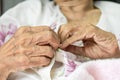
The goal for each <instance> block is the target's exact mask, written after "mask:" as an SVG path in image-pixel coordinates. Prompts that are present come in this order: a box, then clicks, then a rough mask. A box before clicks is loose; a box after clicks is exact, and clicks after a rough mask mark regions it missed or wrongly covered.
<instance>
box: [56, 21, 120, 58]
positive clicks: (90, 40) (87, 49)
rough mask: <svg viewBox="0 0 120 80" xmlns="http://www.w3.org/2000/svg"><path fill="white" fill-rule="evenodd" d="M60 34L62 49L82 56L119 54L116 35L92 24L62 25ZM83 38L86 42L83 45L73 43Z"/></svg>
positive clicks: (108, 56)
mask: <svg viewBox="0 0 120 80" xmlns="http://www.w3.org/2000/svg"><path fill="white" fill-rule="evenodd" d="M58 35H59V37H60V39H61V47H60V48H61V49H64V50H66V51H69V52H72V53H75V54H79V55H81V56H86V57H90V58H93V59H97V58H110V57H117V56H118V55H119V54H118V51H119V48H118V43H117V40H116V37H115V35H114V34H112V33H110V32H106V31H104V30H102V29H100V28H98V27H96V26H94V25H91V24H87V25H85V24H82V25H81V24H80V23H78V22H71V23H68V24H65V25H62V26H61V28H60V29H59V32H58ZM81 40H82V41H83V44H84V46H83V47H80V46H79V47H78V46H75V45H72V44H73V43H74V42H77V41H81ZM119 57H120V56H119Z"/></svg>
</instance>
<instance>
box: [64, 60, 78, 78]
mask: <svg viewBox="0 0 120 80" xmlns="http://www.w3.org/2000/svg"><path fill="white" fill-rule="evenodd" d="M76 66H77V65H76V64H75V62H74V61H73V60H68V63H67V64H65V76H66V77H67V76H68V75H69V74H70V73H72V72H73V71H74V70H75V69H76Z"/></svg>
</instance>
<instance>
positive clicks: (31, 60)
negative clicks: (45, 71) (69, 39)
mask: <svg viewBox="0 0 120 80" xmlns="http://www.w3.org/2000/svg"><path fill="white" fill-rule="evenodd" d="M59 44H60V40H59V39H58V37H57V35H56V33H55V32H53V31H52V30H51V29H50V28H49V27H21V28H20V29H18V31H17V32H16V33H15V35H14V36H13V37H12V38H11V39H10V40H9V41H8V42H7V43H5V44H4V45H3V46H1V47H0V65H1V64H2V63H3V64H5V65H7V67H6V68H7V69H9V70H10V71H17V70H24V69H27V68H31V67H42V66H47V65H48V64H49V63H50V61H51V59H52V58H53V56H54V52H55V50H56V49H57V48H58V46H59ZM7 69H6V70H7Z"/></svg>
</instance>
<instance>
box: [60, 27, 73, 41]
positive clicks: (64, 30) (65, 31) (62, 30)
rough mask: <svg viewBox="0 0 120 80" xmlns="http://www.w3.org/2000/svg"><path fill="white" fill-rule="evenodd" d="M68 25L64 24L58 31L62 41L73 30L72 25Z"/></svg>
mask: <svg viewBox="0 0 120 80" xmlns="http://www.w3.org/2000/svg"><path fill="white" fill-rule="evenodd" d="M63 27H64V28H63ZM67 27H68V26H65V25H62V26H61V27H60V29H59V31H58V36H59V38H60V41H61V42H63V41H64V40H65V38H66V37H68V36H69V33H70V31H71V30H72V29H71V28H70V27H69V28H67ZM67 34H68V35H67Z"/></svg>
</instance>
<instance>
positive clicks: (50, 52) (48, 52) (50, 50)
mask: <svg viewBox="0 0 120 80" xmlns="http://www.w3.org/2000/svg"><path fill="white" fill-rule="evenodd" d="M46 51H47V54H46V55H47V56H48V57H50V58H52V57H53V56H54V52H53V49H52V48H51V47H49V46H48V47H47V48H46Z"/></svg>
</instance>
